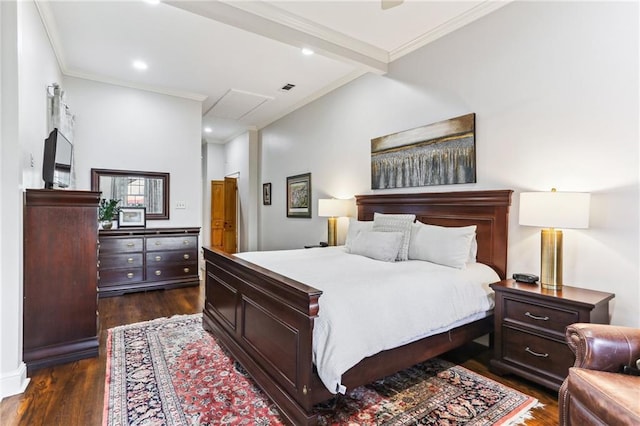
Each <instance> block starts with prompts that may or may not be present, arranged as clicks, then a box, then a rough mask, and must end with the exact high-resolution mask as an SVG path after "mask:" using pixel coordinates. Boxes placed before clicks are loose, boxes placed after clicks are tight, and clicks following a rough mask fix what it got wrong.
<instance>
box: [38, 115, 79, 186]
mask: <svg viewBox="0 0 640 426" xmlns="http://www.w3.org/2000/svg"><path fill="white" fill-rule="evenodd" d="M72 159H73V144H72V143H71V142H70V141H69V140H68V139H67V138H65V137H64V135H63V134H62V132H60V131H59V130H58V129H57V128H55V129H53V130H52V131H51V133H50V134H49V136H48V137H47V138H46V139H45V140H44V158H43V160H42V180H44V187H45V188H47V189H52V188H68V187H69V185H71V160H72Z"/></svg>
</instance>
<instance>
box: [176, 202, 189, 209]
mask: <svg viewBox="0 0 640 426" xmlns="http://www.w3.org/2000/svg"><path fill="white" fill-rule="evenodd" d="M186 208H187V203H186V202H185V201H176V209H186Z"/></svg>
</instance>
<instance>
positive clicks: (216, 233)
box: [211, 180, 224, 250]
mask: <svg viewBox="0 0 640 426" xmlns="http://www.w3.org/2000/svg"><path fill="white" fill-rule="evenodd" d="M211 247H213V248H217V249H218V250H224V181H221V180H212V181H211Z"/></svg>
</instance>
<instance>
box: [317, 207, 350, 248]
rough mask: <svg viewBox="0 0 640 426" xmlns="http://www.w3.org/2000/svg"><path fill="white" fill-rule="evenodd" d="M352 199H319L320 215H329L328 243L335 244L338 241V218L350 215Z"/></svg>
mask: <svg viewBox="0 0 640 426" xmlns="http://www.w3.org/2000/svg"><path fill="white" fill-rule="evenodd" d="M350 205H351V201H350V200H338V199H337V198H324V199H322V198H321V199H319V200H318V216H320V217H328V218H329V221H328V223H327V233H328V238H329V239H328V241H327V242H328V243H329V245H330V246H335V245H336V244H337V241H338V230H337V223H338V218H339V217H343V216H349V207H350Z"/></svg>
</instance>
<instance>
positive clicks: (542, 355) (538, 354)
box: [524, 346, 549, 358]
mask: <svg viewBox="0 0 640 426" xmlns="http://www.w3.org/2000/svg"><path fill="white" fill-rule="evenodd" d="M524 351H525V352H528V353H530V354H531V355H533V356H537V357H538V358H547V357H548V356H549V354H541V353H539V352H535V351H532V350H531V349H529V346H527V347H526V348H524Z"/></svg>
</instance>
